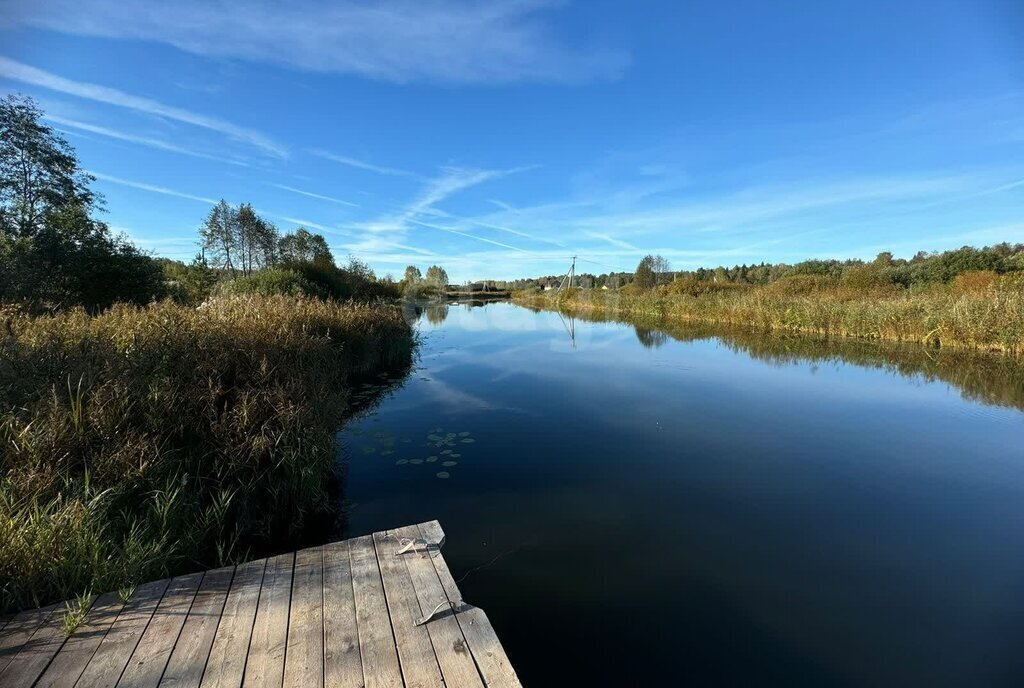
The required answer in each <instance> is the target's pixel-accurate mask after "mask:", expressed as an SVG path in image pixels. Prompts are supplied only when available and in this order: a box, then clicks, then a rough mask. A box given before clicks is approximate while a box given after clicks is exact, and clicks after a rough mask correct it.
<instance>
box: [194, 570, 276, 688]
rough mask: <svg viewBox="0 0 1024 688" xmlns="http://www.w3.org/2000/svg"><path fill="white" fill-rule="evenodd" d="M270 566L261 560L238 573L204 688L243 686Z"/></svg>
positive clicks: (219, 627)
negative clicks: (259, 606) (262, 590)
mask: <svg viewBox="0 0 1024 688" xmlns="http://www.w3.org/2000/svg"><path fill="white" fill-rule="evenodd" d="M266 564H267V560H266V559H259V560H257V561H250V562H249V563H248V564H243V565H241V566H239V567H238V568H237V569H235V577H234V579H233V580H232V581H231V590H230V591H229V592H228V599H227V602H225V603H224V613H223V614H221V617H220V625H219V626H218V627H217V635H216V637H214V639H213V649H211V650H210V658H209V659H208V660H207V662H206V673H204V674H203V683H202V685H203V686H204V688H238V686H240V685H242V677H243V676H244V675H245V662H246V658H247V657H248V655H249V641H250V639H251V638H252V627H253V622H254V621H255V620H256V605H257V603H258V602H259V599H260V588H261V585H262V582H263V571H264V569H265V568H266Z"/></svg>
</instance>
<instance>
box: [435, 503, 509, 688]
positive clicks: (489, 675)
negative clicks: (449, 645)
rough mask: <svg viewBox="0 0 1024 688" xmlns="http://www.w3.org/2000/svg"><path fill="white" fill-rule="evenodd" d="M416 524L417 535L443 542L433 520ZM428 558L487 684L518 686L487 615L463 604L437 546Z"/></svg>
mask: <svg viewBox="0 0 1024 688" xmlns="http://www.w3.org/2000/svg"><path fill="white" fill-rule="evenodd" d="M417 528H419V531H420V536H421V537H423V538H424V539H425V540H427V541H428V542H431V543H436V542H444V531H443V530H441V524H440V523H438V522H437V521H429V522H427V523H421V524H420V525H419V526H417ZM430 560H431V562H432V563H433V564H434V570H435V571H437V577H438V579H439V580H440V581H441V586H442V587H443V588H444V591H445V594H446V595H447V596H448V600H449V601H450V602H451V603H452V604H453V605H455V618H456V619H457V620H458V622H459V627H460V628H461V629H462V633H463V635H464V636H465V638H466V642H467V643H468V644H469V649H470V652H472V653H473V659H474V660H476V665H477V667H478V668H479V669H480V674H481V675H482V676H483V678H484V682H485V683H486V684H487V686H489V687H490V686H494V687H500V688H522V683H520V681H519V677H518V676H517V675H516V672H515V669H513V668H512V663H511V662H510V661H509V659H508V655H506V654H505V648H503V647H502V646H501V641H499V640H498V634H497V633H495V632H494V627H493V626H491V622H490V620H489V619H488V618H487V615H486V614H485V613H484V611H483V610H482V609H480V608H479V607H474V606H472V605H469V604H466V603H465V602H464V601H463V600H462V593H461V592H459V588H458V586H457V585H456V584H455V579H454V578H452V574H451V571H449V570H448V564H446V563H445V560H444V557H442V556H441V552H440V550H436V551H434V550H432V551H431V557H430Z"/></svg>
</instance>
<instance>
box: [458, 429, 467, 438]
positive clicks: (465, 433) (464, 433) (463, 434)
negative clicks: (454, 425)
mask: <svg viewBox="0 0 1024 688" xmlns="http://www.w3.org/2000/svg"><path fill="white" fill-rule="evenodd" d="M459 437H469V433H468V432H467V431H465V430H463V431H462V432H460V433H459Z"/></svg>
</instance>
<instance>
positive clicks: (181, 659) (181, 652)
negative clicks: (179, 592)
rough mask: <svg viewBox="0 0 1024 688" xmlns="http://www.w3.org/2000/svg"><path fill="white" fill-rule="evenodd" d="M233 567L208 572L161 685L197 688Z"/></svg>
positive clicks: (193, 602)
mask: <svg viewBox="0 0 1024 688" xmlns="http://www.w3.org/2000/svg"><path fill="white" fill-rule="evenodd" d="M234 574H235V568H234V567H233V566H231V567H227V568H223V569H215V570H213V571H207V572H206V575H205V576H203V582H202V583H201V584H200V585H199V591H198V592H196V597H195V599H194V600H193V601H192V607H191V609H189V612H188V616H187V617H186V618H185V625H184V626H182V627H181V634H180V635H179V637H178V642H177V643H175V645H174V651H173V652H171V657H170V659H168V660H167V668H166V669H164V675H163V678H161V679H160V685H161V686H166V687H167V688H198V686H199V683H200V682H201V681H202V680H203V672H204V671H205V670H206V660H207V658H209V656H210V650H211V648H212V647H213V638H214V636H216V634H217V626H218V625H220V617H221V614H222V613H223V612H224V602H225V601H226V600H227V597H228V590H229V589H230V588H231V579H232V578H233V577H234Z"/></svg>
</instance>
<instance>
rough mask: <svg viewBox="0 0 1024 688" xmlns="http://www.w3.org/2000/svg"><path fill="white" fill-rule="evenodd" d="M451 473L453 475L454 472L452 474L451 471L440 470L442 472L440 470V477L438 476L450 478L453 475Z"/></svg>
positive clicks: (443, 478)
mask: <svg viewBox="0 0 1024 688" xmlns="http://www.w3.org/2000/svg"><path fill="white" fill-rule="evenodd" d="M451 475H452V474H451V473H449V472H448V471H440V472H439V473H438V474H437V477H438V478H441V479H442V480H445V479H447V478H450V477H451Z"/></svg>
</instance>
